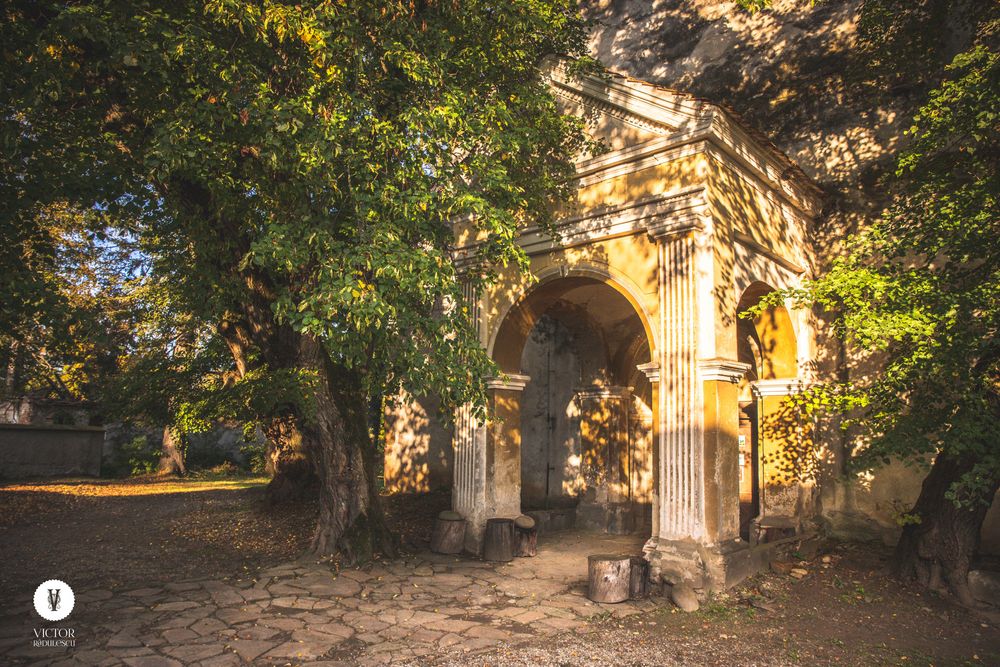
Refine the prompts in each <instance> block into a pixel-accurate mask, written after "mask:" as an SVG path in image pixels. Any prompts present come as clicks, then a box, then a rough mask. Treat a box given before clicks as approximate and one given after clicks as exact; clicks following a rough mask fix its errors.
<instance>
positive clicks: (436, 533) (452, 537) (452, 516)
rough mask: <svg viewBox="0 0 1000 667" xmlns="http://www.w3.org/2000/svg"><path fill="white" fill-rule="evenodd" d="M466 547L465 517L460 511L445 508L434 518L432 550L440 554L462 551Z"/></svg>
mask: <svg viewBox="0 0 1000 667" xmlns="http://www.w3.org/2000/svg"><path fill="white" fill-rule="evenodd" d="M464 547H465V519H463V518H462V515H461V514H459V513H458V512H453V511H451V510H445V511H444V512H441V513H440V514H439V515H438V516H437V518H436V519H434V530H433V531H432V532H431V551H433V552H434V553H438V554H458V553H462V549H463V548H464Z"/></svg>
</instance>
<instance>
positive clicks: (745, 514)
mask: <svg viewBox="0 0 1000 667" xmlns="http://www.w3.org/2000/svg"><path fill="white" fill-rule="evenodd" d="M757 429H758V425H757V403H756V402H748V403H740V430H739V466H740V537H742V538H743V539H744V540H747V541H749V540H750V524H751V523H752V522H753V520H754V519H755V518H756V517H757V516H758V515H759V514H760V462H759V460H758V459H759V458H760V443H759V442H758V433H757Z"/></svg>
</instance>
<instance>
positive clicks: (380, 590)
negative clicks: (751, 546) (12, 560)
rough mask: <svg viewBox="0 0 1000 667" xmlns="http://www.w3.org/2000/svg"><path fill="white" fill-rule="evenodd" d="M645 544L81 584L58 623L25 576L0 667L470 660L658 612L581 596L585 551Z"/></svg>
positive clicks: (558, 544)
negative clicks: (119, 585)
mask: <svg viewBox="0 0 1000 667" xmlns="http://www.w3.org/2000/svg"><path fill="white" fill-rule="evenodd" d="M640 548H641V541H638V540H636V539H634V538H631V537H614V536H606V535H593V534H583V533H577V532H568V533H561V534H556V535H554V536H552V537H550V538H549V539H548V540H544V539H543V540H540V544H539V549H538V555H537V556H536V557H535V558H523V559H516V560H515V561H514V562H513V563H509V564H493V563H485V562H482V561H479V560H473V559H470V558H466V557H454V556H441V555H436V554H431V553H422V554H419V555H416V556H410V557H405V558H400V559H398V560H394V561H386V562H381V563H377V564H375V565H372V566H369V567H366V568H362V569H345V570H343V571H341V572H339V573H337V572H336V570H335V569H333V568H332V567H331V565H329V564H326V563H316V562H315V561H306V560H300V561H296V562H292V563H288V564H285V565H281V566H279V567H273V568H270V569H268V570H265V571H263V572H261V573H260V575H259V578H258V579H257V580H256V581H254V580H249V581H232V582H228V581H189V582H176V583H170V584H167V585H165V586H162V587H159V586H158V587H150V588H140V589H137V590H125V591H114V592H112V591H108V590H85V591H76V595H77V597H76V606H75V608H74V611H73V613H72V614H71V615H70V617H69V618H67V619H65V620H64V621H60V622H56V623H46V622H44V621H42V620H40V618H39V617H38V616H37V615H36V614H35V612H34V611H33V610H32V609H31V601H30V598H31V594H32V593H33V592H34V591H33V588H34V586H35V585H36V584H34V583H29V584H28V585H27V586H26V591H25V595H24V598H23V599H20V600H7V601H4V605H3V607H2V611H0V663H4V664H22V663H25V664H27V663H36V664H58V665H77V664H85V665H122V664H124V665H129V666H131V667H161V666H162V667H172V666H180V665H201V666H203V667H215V666H225V665H241V664H247V663H252V664H262V665H272V664H273V665H287V664H301V663H313V664H323V665H340V664H343V665H354V664H358V665H381V664H389V663H392V664H414V663H415V664H420V663H423V662H427V661H431V660H438V659H442V658H449V657H451V658H454V657H460V656H462V655H466V656H470V655H472V654H474V653H476V652H479V651H486V650H489V649H491V648H495V647H496V646H498V645H499V644H501V643H507V644H517V643H518V642H521V641H525V640H529V639H532V638H536V637H539V636H548V635H553V634H557V633H565V632H574V631H576V632H582V631H584V630H585V629H586V627H587V624H588V622H589V619H591V618H592V617H595V616H606V615H607V614H613V615H616V616H627V615H630V614H634V613H638V612H640V611H643V610H648V609H651V608H653V607H654V606H655V604H656V603H654V602H653V601H649V600H646V601H641V602H635V603H633V602H626V603H622V604H615V605H603V604H595V603H593V602H591V601H589V600H588V599H587V598H586V597H585V593H586V569H587V560H586V556H587V555H588V554H591V553H609V552H620V553H638V552H639V551H640ZM53 576H54V577H58V574H54V575H53ZM67 583H69V584H70V586H72V582H67ZM27 588H31V589H32V590H27ZM43 627H59V628H70V629H73V630H74V633H75V637H76V646H75V647H73V648H51V647H35V646H33V640H34V639H35V630H36V629H40V628H43Z"/></svg>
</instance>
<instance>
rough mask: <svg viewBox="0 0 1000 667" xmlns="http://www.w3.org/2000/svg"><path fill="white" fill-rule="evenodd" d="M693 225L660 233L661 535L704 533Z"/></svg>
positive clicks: (697, 537)
mask: <svg viewBox="0 0 1000 667" xmlns="http://www.w3.org/2000/svg"><path fill="white" fill-rule="evenodd" d="M693 231H694V228H693V227H688V228H687V229H683V228H682V229H680V230H678V232H677V233H672V234H666V233H665V234H663V235H661V236H659V237H658V241H659V243H658V244H657V247H658V251H659V290H660V295H659V303H660V321H659V325H660V331H661V336H660V340H662V341H663V345H662V346H661V349H660V350H659V359H658V361H659V365H660V391H659V408H660V409H659V417H660V425H659V426H660V429H659V430H660V462H659V463H660V467H659V473H660V478H659V497H660V524H659V537H660V538H661V539H667V540H695V541H698V540H700V539H701V538H702V537H703V536H704V498H703V494H702V488H703V486H704V469H703V464H704V461H703V456H702V395H701V383H700V380H699V377H698V367H697V360H696V354H697V351H696V346H697V330H696V327H697V300H696V285H695V273H694V267H693V260H694V253H695V245H694V238H693V235H692V232H693Z"/></svg>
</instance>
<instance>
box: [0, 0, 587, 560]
mask: <svg viewBox="0 0 1000 667" xmlns="http://www.w3.org/2000/svg"><path fill="white" fill-rule="evenodd" d="M0 12H2V13H3V16H2V28H0V31H2V33H0V44H2V46H0V52H2V63H0V66H2V68H3V70H2V84H0V85H2V86H3V95H2V100H0V104H3V110H2V118H3V121H4V129H3V142H4V146H5V149H6V150H5V152H4V161H5V165H4V167H3V169H4V173H5V174H6V177H5V181H4V187H5V188H8V189H9V190H8V191H7V192H5V193H4V195H3V196H4V203H5V204H6V203H10V204H11V206H10V207H9V208H5V209H4V210H2V211H0V216H5V217H6V218H8V219H13V218H14V217H15V216H22V217H25V218H26V217H30V214H29V213H26V211H31V210H33V209H37V208H38V207H39V206H42V205H43V204H44V203H46V202H70V203H72V205H74V206H77V207H80V208H82V209H84V210H87V209H89V208H96V209H99V210H101V211H102V213H103V215H104V217H105V219H106V221H107V222H108V224H109V225H117V224H124V223H122V222H121V221H134V222H129V223H128V224H129V225H132V228H131V230H130V233H132V234H134V236H135V237H136V238H137V239H138V241H139V243H140V245H141V246H142V248H143V250H144V252H146V254H147V255H148V256H149V257H150V258H151V259H152V261H153V262H154V266H153V271H154V272H156V273H157V274H158V275H162V276H164V277H169V280H171V281H174V282H175V283H176V284H177V285H178V286H179V288H178V290H177V291H178V292H179V293H181V294H182V295H183V296H184V299H185V307H184V310H185V312H187V313H189V314H190V315H191V317H193V318H194V319H195V320H196V321H197V322H200V323H208V324H211V325H212V327H213V329H214V331H215V332H216V334H217V336H218V339H219V340H220V341H221V342H223V343H224V344H225V347H226V350H227V351H228V353H229V355H230V357H231V359H232V364H233V368H232V370H233V375H232V377H231V378H230V379H227V380H226V381H224V382H220V383H219V384H218V386H217V387H216V388H217V389H219V390H220V394H219V395H221V396H223V397H239V398H238V399H237V398H233V400H234V401H236V402H238V403H239V404H240V405H244V406H246V405H250V406H252V407H253V409H254V411H255V412H256V417H257V419H259V421H261V423H263V424H264V425H265V432H266V434H267V436H268V438H269V440H270V441H271V443H272V446H273V448H274V451H275V452H276V456H277V457H279V458H282V457H284V458H287V459H288V460H289V461H292V462H294V461H300V462H306V463H304V464H303V466H301V467H302V468H303V469H308V470H311V471H312V472H314V473H315V474H316V476H317V477H318V479H319V480H320V517H319V522H318V527H317V530H316V534H315V536H314V539H313V543H312V548H313V549H314V550H315V551H316V552H319V553H330V552H333V551H336V550H340V551H342V552H343V553H344V554H345V555H346V556H348V557H349V558H364V557H365V556H367V555H368V554H370V553H371V552H372V550H373V549H379V548H382V549H391V544H390V542H389V539H388V537H387V534H386V531H385V528H384V525H383V520H382V516H381V511H380V509H379V505H378V501H377V498H376V496H375V487H374V478H373V475H372V470H373V469H374V456H375V451H376V450H375V447H374V444H373V443H372V441H371V437H370V430H369V428H368V418H367V414H368V405H369V399H370V397H371V396H372V395H373V394H374V393H378V392H385V393H390V392H394V391H396V390H398V389H400V388H402V387H406V388H408V389H410V390H412V391H415V392H421V393H422V392H433V393H436V394H438V395H439V396H440V397H441V398H442V399H443V401H444V403H445V404H446V405H455V404H459V403H463V402H466V401H472V402H474V403H476V404H477V405H479V406H480V409H482V406H483V405H484V397H485V378H486V377H487V376H489V375H490V374H492V373H493V371H494V368H493V366H492V363H491V362H490V360H489V358H488V357H487V356H486V355H485V353H484V351H483V350H482V349H481V347H480V345H479V342H478V340H477V338H476V335H475V333H474V332H473V331H472V329H471V327H470V325H469V321H468V312H467V309H466V308H465V307H464V305H463V301H462V281H463V280H467V281H470V282H471V283H472V284H473V287H479V286H481V285H482V284H483V283H484V282H485V281H488V280H489V279H490V278H491V275H492V271H491V270H490V267H491V266H494V265H495V264H497V263H501V264H502V263H511V262H513V263H520V264H522V265H523V263H524V262H525V261H526V259H525V256H524V254H523V252H522V251H521V250H520V249H519V248H518V246H517V244H516V232H517V229H518V228H520V227H521V226H523V225H525V224H527V223H535V222H537V223H541V224H548V223H549V222H550V216H551V211H553V209H554V204H555V203H556V202H557V201H559V200H560V199H562V198H564V197H565V196H566V195H568V193H569V191H570V190H569V188H570V187H571V186H570V184H569V177H570V176H571V175H572V173H573V156H574V154H575V153H576V152H577V151H578V150H579V149H581V147H582V146H583V143H584V138H583V132H582V127H581V122H580V121H578V120H575V119H572V118H569V117H566V116H564V115H562V114H561V113H559V111H558V110H557V107H556V104H555V101H554V99H553V96H552V94H551V91H550V90H549V89H548V87H547V86H546V84H545V82H544V81H543V80H542V78H541V77H540V76H539V63H540V61H541V59H542V58H543V57H544V56H545V55H547V54H567V55H570V56H583V55H584V54H585V45H586V33H585V25H584V22H583V21H582V20H581V18H580V17H579V15H578V13H577V8H576V3H575V2H573V1H571V0H520V1H511V0H503V1H496V0H492V1H490V0H463V1H462V2H457V1H451V0H420V1H417V2H411V1H409V0H405V1H404V0H373V1H371V2H329V1H322V2H321V1H316V2H296V3H285V2H277V1H274V0H266V1H264V2H247V1H244V0H208V1H206V2H200V3H194V2H185V3H175V2H150V1H145V2H143V1H140V2H133V1H129V2H124V1H121V0H110V1H104V2H74V3H66V2H55V1H49V2H44V1H43V2H38V1H34V0H32V1H30V2H29V1H27V0H21V1H17V0H15V1H14V2H9V3H6V4H5V5H4V7H3V9H2V10H0ZM33 219H36V218H33ZM36 220H37V219H36ZM457 220H462V221H465V222H467V223H468V224H469V225H470V230H471V233H473V234H475V235H476V238H477V239H478V240H479V243H478V245H477V246H476V248H477V254H478V259H479V260H480V261H481V266H482V267H483V268H482V269H481V270H477V271H473V272H471V273H470V274H469V275H467V276H459V275H458V273H457V270H456V268H455V263H454V261H453V256H452V251H453V248H454V244H455V238H454V236H453V224H454V222H455V221H457ZM37 224H40V225H41V228H42V229H44V228H45V223H44V222H42V223H37ZM4 229H5V233H6V231H8V230H7V228H6V227H5V228H4ZM222 390H224V391H222ZM225 400H228V398H227V399H225ZM292 469H293V467H292V466H286V470H292Z"/></svg>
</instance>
